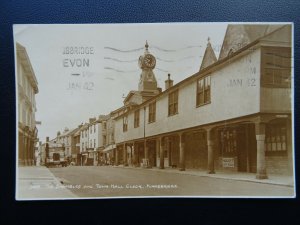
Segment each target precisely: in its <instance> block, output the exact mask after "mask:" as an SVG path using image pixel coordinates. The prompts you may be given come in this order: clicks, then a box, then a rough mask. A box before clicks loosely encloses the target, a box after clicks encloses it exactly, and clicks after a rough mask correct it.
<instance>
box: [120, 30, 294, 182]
mask: <svg viewBox="0 0 300 225" xmlns="http://www.w3.org/2000/svg"><path fill="white" fill-rule="evenodd" d="M150 44H151V43H150ZM148 47H149V46H148V43H146V45H145V52H144V54H143V55H142V56H141V57H140V58H139V60H138V62H139V67H140V69H141V75H140V80H139V83H138V90H133V91H129V94H128V95H127V97H126V98H125V100H124V106H123V107H122V109H123V110H122V113H120V114H118V116H116V117H115V136H114V138H115V143H116V149H115V153H114V155H115V164H116V165H119V164H123V165H124V166H128V165H132V166H142V167H145V168H147V167H159V168H161V169H164V168H166V167H172V168H177V169H179V170H185V169H202V170H207V172H208V173H216V172H218V171H225V172H226V171H228V172H229V171H236V172H246V173H253V174H255V175H256V178H257V179H266V178H268V174H284V175H287V176H293V144H292V105H291V102H292V100H291V85H292V82H291V77H292V76H291V73H292V70H291V57H292V50H291V25H243V24H238V25H228V27H227V30H226V34H225V37H224V40H223V45H222V48H221V52H220V55H219V56H218V58H217V56H216V55H215V53H214V50H213V48H212V45H211V43H210V40H209V39H208V43H207V47H206V50H205V53H204V57H203V60H202V63H201V65H199V71H198V72H196V73H195V74H193V75H191V76H189V77H188V78H186V79H184V80H182V81H179V82H177V83H174V81H173V80H172V79H171V75H170V74H169V75H167V74H166V78H167V79H166V81H165V89H164V90H163V91H162V89H161V88H158V86H157V81H156V77H155V66H156V59H155V56H154V55H152V54H151V53H150V52H149V49H148Z"/></svg>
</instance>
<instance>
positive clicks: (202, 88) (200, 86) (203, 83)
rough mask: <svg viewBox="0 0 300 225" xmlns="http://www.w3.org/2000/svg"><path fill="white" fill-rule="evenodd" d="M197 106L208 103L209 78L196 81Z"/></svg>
mask: <svg viewBox="0 0 300 225" xmlns="http://www.w3.org/2000/svg"><path fill="white" fill-rule="evenodd" d="M196 101H197V103H196V105H197V106H201V105H204V104H208V103H210V76H206V77H204V78H201V79H199V80H198V81H197V100H196Z"/></svg>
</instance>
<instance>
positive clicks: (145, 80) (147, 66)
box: [138, 41, 157, 91]
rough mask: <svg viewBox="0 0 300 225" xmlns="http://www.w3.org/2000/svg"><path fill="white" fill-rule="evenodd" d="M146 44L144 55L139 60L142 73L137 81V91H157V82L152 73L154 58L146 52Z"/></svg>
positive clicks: (146, 45)
mask: <svg viewBox="0 0 300 225" xmlns="http://www.w3.org/2000/svg"><path fill="white" fill-rule="evenodd" d="M148 47H149V45H148V42H147V41H146V44H145V53H144V55H141V56H140V58H139V67H140V68H141V69H142V73H141V76H140V81H139V89H138V90H139V91H157V81H156V78H155V75H154V73H153V69H154V68H155V65H156V59H155V57H154V56H153V55H152V54H150V52H149V50H148Z"/></svg>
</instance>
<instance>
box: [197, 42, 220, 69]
mask: <svg viewBox="0 0 300 225" xmlns="http://www.w3.org/2000/svg"><path fill="white" fill-rule="evenodd" d="M215 62H217V57H216V55H215V52H214V50H213V49H212V47H211V44H210V39H209V38H208V43H207V47H206V49H205V53H204V56H203V59H202V63H201V66H200V70H202V69H204V68H206V67H208V66H210V65H211V64H213V63H215Z"/></svg>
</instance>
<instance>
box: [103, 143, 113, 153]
mask: <svg viewBox="0 0 300 225" xmlns="http://www.w3.org/2000/svg"><path fill="white" fill-rule="evenodd" d="M115 148H116V145H115V144H113V145H109V146H107V147H106V148H105V149H104V150H103V152H109V151H112V150H114V149H115Z"/></svg>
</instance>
